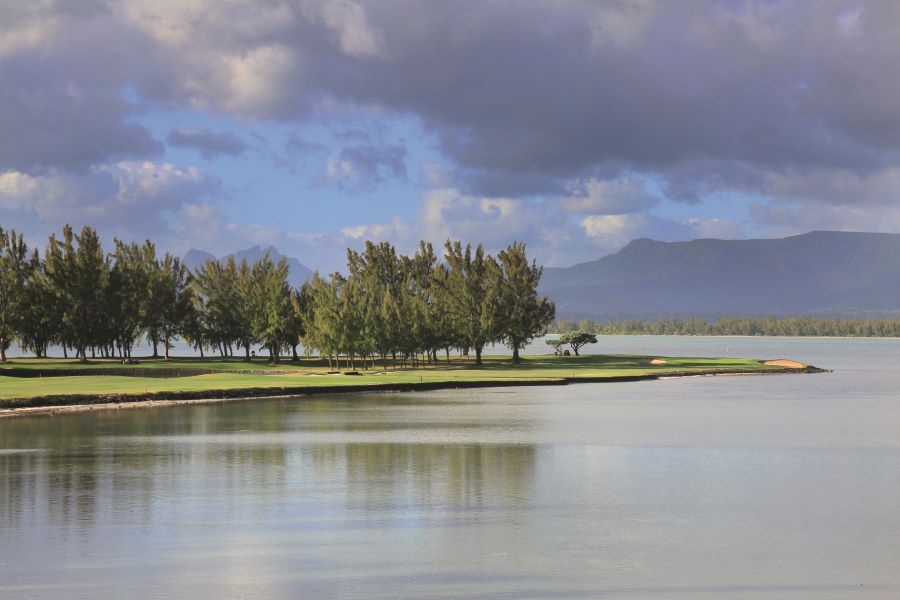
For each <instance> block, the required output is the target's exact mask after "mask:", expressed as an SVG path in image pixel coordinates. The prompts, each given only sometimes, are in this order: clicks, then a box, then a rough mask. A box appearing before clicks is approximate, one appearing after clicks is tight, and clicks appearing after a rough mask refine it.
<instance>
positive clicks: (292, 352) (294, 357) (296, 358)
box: [291, 344, 300, 362]
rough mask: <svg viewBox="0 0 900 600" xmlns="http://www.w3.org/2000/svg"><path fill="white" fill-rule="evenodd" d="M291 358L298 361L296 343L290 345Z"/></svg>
mask: <svg viewBox="0 0 900 600" xmlns="http://www.w3.org/2000/svg"><path fill="white" fill-rule="evenodd" d="M291 360H292V361H294V362H300V357H299V356H297V344H294V345H293V346H291Z"/></svg>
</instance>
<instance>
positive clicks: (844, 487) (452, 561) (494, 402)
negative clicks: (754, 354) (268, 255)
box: [0, 340, 900, 600]
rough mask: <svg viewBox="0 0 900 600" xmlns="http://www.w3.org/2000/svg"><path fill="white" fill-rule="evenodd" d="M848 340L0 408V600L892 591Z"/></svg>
mask: <svg viewBox="0 0 900 600" xmlns="http://www.w3.org/2000/svg"><path fill="white" fill-rule="evenodd" d="M685 343H694V342H692V341H690V340H688V341H687V342H685ZM747 343H748V344H751V343H752V344H756V343H759V342H756V341H748V342H747ZM865 347H867V346H865V345H858V346H854V349H853V352H850V353H848V354H847V356H845V357H843V359H842V364H844V365H850V368H848V369H845V370H843V371H838V372H836V373H834V374H833V375H829V376H822V377H813V376H810V377H801V376H798V377H791V378H762V377H760V378H745V379H734V378H716V379H706V380H702V379H701V380H695V379H686V380H678V381H668V382H649V383H647V384H624V385H613V384H609V385H596V386H590V385H589V386H580V387H572V388H528V389H516V390H514V391H510V390H477V391H463V390H460V391H446V392H438V393H430V394H393V395H392V394H381V395H354V396H344V397H333V398H318V399H317V398H302V399H293V400H258V401H253V402H247V403H227V404H222V405H210V406H189V407H178V408H171V409H163V410H139V409H136V410H123V411H103V412H96V413H85V414H80V415H66V416H62V417H54V418H29V419H19V420H0V483H2V485H0V599H5V598H15V599H17V600H18V599H30V598H58V597H66V598H67V599H76V600H78V599H82V598H84V599H88V598H90V599H94V598H116V599H119V598H147V597H154V598H156V597H161V598H165V597H186V596H189V597H194V598H196V600H204V599H206V598H232V597H245V598H251V597H270V598H297V597H303V598H317V597H327V598H395V597H410V598H461V597H478V598H483V599H490V598H498V599H499V598H548V597H554V598H556V597H570V598H597V597H611V598H629V599H631V598H669V597H678V598H698V599H699V598H717V597H728V598H738V599H740V598H754V599H755V598H804V599H805V598H816V599H817V600H818V599H828V598H834V599H845V598H848V597H851V596H853V597H861V598H891V599H893V598H897V597H900V587H898V583H900V578H898V576H897V573H898V572H900V570H898V569H897V566H898V565H900V541H898V540H900V511H897V510H896V505H897V502H898V501H900V404H898V403H897V397H896V389H897V388H898V385H900V380H898V374H897V371H896V369H894V368H893V366H894V365H895V364H896V363H897V362H900V344H898V345H896V347H895V348H894V350H893V354H887V355H886V354H885V353H884V350H885V345H884V344H880V345H877V347H878V348H877V352H871V353H868V354H866V352H865V351H864V348H865ZM860 348H862V349H863V350H862V351H861V350H860ZM830 352H832V353H833V352H834V350H830ZM767 354H769V355H772V356H781V355H784V356H793V354H791V352H790V351H789V349H787V348H783V349H779V348H775V349H773V350H772V351H771V352H769V353H767ZM834 356H836V355H833V356H832V359H833V360H831V361H830V362H831V364H828V361H821V360H817V359H816V357H813V359H812V360H811V362H814V363H821V364H825V365H826V366H836V364H837V360H836V359H834ZM879 361H881V362H880V363H879ZM873 365H874V366H873ZM878 365H881V366H880V367H879V366H878ZM10 549H11V550H10ZM861 584H862V585H861Z"/></svg>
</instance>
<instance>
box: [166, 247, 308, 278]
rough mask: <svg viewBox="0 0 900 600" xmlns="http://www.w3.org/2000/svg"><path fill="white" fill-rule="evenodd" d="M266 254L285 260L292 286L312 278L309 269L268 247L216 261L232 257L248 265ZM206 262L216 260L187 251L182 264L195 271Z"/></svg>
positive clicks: (256, 248) (209, 255)
mask: <svg viewBox="0 0 900 600" xmlns="http://www.w3.org/2000/svg"><path fill="white" fill-rule="evenodd" d="M266 252H268V253H269V256H271V257H272V260H275V261H278V260H280V259H281V258H285V259H287V262H288V269H289V274H288V281H289V282H290V284H291V285H292V286H294V287H299V286H300V285H302V284H303V282H304V281H306V280H308V279H311V278H312V274H313V272H312V270H311V269H310V268H309V267H307V266H306V265H304V264H303V263H301V262H300V261H299V260H297V259H296V258H291V257H288V256H284V255H283V254H281V253H280V252H279V251H278V250H277V249H276V248H274V247H273V246H269V247H268V248H263V247H261V246H258V245H257V246H253V247H251V248H246V249H244V250H240V251H238V252H235V253H234V254H227V255H225V256H222V257H220V258H219V259H218V260H228V258H229V257H230V256H233V257H234V259H235V260H236V261H237V262H241V261H242V260H246V261H247V262H248V263H253V262H254V261H256V260H257V259H259V258H261V257H262V256H263V254H265V253H266ZM207 260H217V258H216V256H214V255H213V254H210V253H209V252H206V251H204V250H196V249H191V250H188V251H187V252H186V253H185V255H184V258H183V261H184V264H185V265H187V266H188V268H190V269H191V270H192V271H193V270H195V269H197V268H198V267H199V266H201V265H202V264H203V263H205V262H206V261H207Z"/></svg>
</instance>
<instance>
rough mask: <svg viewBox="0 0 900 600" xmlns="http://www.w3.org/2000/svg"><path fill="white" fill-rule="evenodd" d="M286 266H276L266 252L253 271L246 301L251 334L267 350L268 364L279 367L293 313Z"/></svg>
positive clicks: (283, 263) (281, 263)
mask: <svg viewBox="0 0 900 600" xmlns="http://www.w3.org/2000/svg"><path fill="white" fill-rule="evenodd" d="M287 277H288V263H287V259H284V258H282V259H281V260H279V261H278V262H277V263H275V262H273V261H272V258H271V257H270V256H269V253H268V252H266V253H265V255H263V256H262V258H260V259H259V260H257V261H256V262H255V263H254V264H253V267H252V271H251V278H252V290H253V291H252V297H251V298H249V299H248V300H249V301H250V302H249V304H250V305H251V307H252V310H251V311H249V312H250V323H251V331H252V335H253V337H254V339H257V340H259V341H260V342H262V344H263V345H264V346H265V347H266V348H267V349H268V350H269V356H270V360H271V362H273V363H275V364H278V362H279V359H280V355H281V349H282V348H283V347H284V346H285V345H286V344H287V342H288V339H289V336H290V334H291V331H292V328H293V321H294V310H293V305H292V304H291V287H290V285H288V282H287Z"/></svg>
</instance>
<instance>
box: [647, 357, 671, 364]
mask: <svg viewBox="0 0 900 600" xmlns="http://www.w3.org/2000/svg"><path fill="white" fill-rule="evenodd" d="M666 362H667V361H665V360H663V359H661V358H654V359H653V360H651V361H650V364H651V365H664V364H666Z"/></svg>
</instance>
